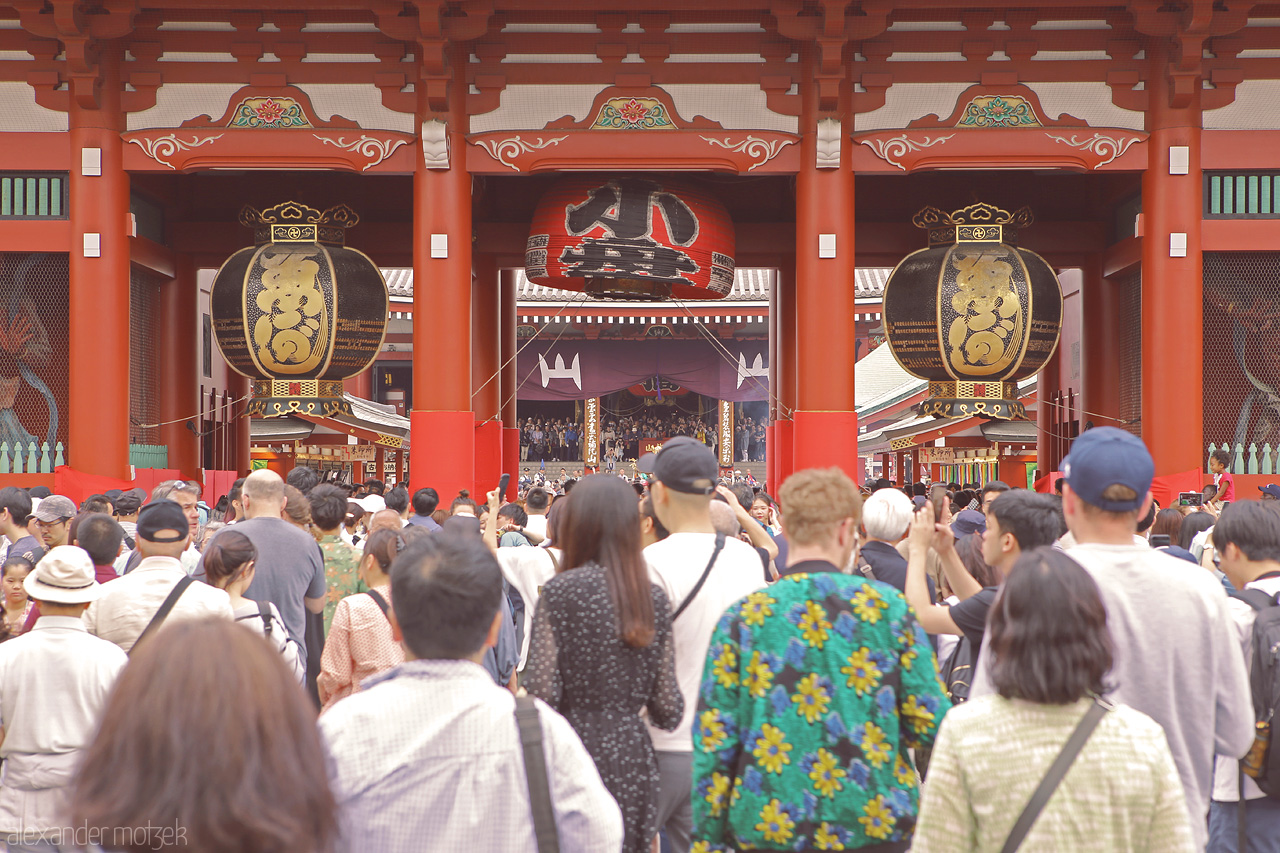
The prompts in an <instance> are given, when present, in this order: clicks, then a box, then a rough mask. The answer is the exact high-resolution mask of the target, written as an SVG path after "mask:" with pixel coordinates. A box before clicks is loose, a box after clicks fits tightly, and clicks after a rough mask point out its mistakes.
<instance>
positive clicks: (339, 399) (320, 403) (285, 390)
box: [245, 379, 351, 418]
mask: <svg viewBox="0 0 1280 853" xmlns="http://www.w3.org/2000/svg"><path fill="white" fill-rule="evenodd" d="M245 411H246V413H248V414H250V415H254V416H256V417H260V418H274V417H279V416H281V415H311V416H312V417H317V418H332V417H335V416H337V415H350V414H351V404H350V403H348V402H347V400H346V398H345V397H344V396H343V391H342V381H341V380H337V381H334V380H327V379H300V380H290V379H255V380H254V381H253V398H252V399H251V400H249V405H248V406H247V407H246V408H245Z"/></svg>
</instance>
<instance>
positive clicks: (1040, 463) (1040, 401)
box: [1036, 347, 1062, 475]
mask: <svg viewBox="0 0 1280 853" xmlns="http://www.w3.org/2000/svg"><path fill="white" fill-rule="evenodd" d="M1061 358H1062V348H1061V347H1059V348H1058V351H1057V352H1055V353H1054V354H1053V358H1051V359H1049V361H1048V362H1047V363H1046V364H1045V366H1044V369H1043V370H1041V371H1040V377H1039V379H1038V380H1037V385H1036V427H1037V429H1036V465H1037V467H1038V468H1039V470H1040V472H1041V475H1043V474H1048V473H1049V472H1051V471H1056V470H1058V465H1059V464H1060V463H1061V462H1062V459H1061V458H1059V456H1058V454H1057V449H1058V439H1057V436H1059V435H1060V434H1061V430H1060V429H1059V427H1058V422H1059V421H1060V420H1061V418H1060V417H1059V415H1058V405H1059V400H1058V397H1059V396H1060V393H1061V390H1062V367H1061V364H1060V362H1061Z"/></svg>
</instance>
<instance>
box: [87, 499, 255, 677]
mask: <svg viewBox="0 0 1280 853" xmlns="http://www.w3.org/2000/svg"><path fill="white" fill-rule="evenodd" d="M190 540H191V531H190V527H189V526H188V523H187V515H186V513H185V512H184V511H183V509H182V507H181V506H179V505H178V504H176V503H174V502H173V501H171V500H167V499H166V500H158V501H152V502H151V503H149V504H147V505H146V506H144V507H143V508H142V511H141V512H140V513H138V552H139V553H140V554H141V556H142V560H141V562H139V563H138V565H137V566H136V567H135V568H134V569H133V571H131V572H129V573H128V574H127V575H124V576H123V577H121V578H120V579H119V580H117V581H112V582H111V584H110V586H108V587H105V588H104V589H103V593H102V595H101V596H100V597H99V598H98V599H97V600H96V601H94V602H93V604H91V605H90V606H89V609H88V611H86V612H85V615H84V624H85V627H86V628H88V629H89V633H91V634H94V635H96V636H98V637H101V638H102V639H104V640H110V641H111V642H113V643H115V644H116V645H117V646H119V647H120V648H122V649H124V650H125V651H126V652H128V651H129V650H130V649H132V648H133V644H134V643H136V642H137V641H138V638H139V637H140V636H142V632H143V631H145V630H146V628H147V625H149V624H150V623H151V620H152V618H153V617H154V616H155V615H156V612H157V611H159V610H160V606H161V605H162V604H163V603H164V601H165V599H167V598H168V597H169V594H170V593H171V592H172V591H173V590H174V587H175V586H177V584H178V582H179V581H181V580H183V579H184V578H187V577H188V575H187V572H186V570H185V569H184V568H183V567H182V563H181V562H179V559H178V558H179V556H180V555H181V554H182V553H183V552H184V551H186V550H187V545H188V544H189V542H190ZM206 617H213V618H218V619H233V618H235V616H234V614H233V613H232V610H231V599H229V598H228V597H227V594H226V593H225V592H223V591H222V590H220V589H215V588H214V587H211V586H209V585H208V584H204V583H200V582H190V583H189V584H188V585H187V587H186V588H185V589H184V590H183V591H182V593H181V595H180V596H179V597H178V599H177V601H176V603H175V604H174V605H173V609H172V610H171V611H170V612H169V615H168V617H167V618H168V619H175V620H180V619H201V618H206ZM157 627H159V626H157Z"/></svg>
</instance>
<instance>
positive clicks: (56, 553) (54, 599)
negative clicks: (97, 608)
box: [22, 545, 102, 604]
mask: <svg viewBox="0 0 1280 853" xmlns="http://www.w3.org/2000/svg"><path fill="white" fill-rule="evenodd" d="M22 586H23V588H24V589H25V590H26V591H27V595H29V596H31V597H32V598H34V599H35V600H36V601H47V602H49V603H50V604H87V603H89V602H90V601H95V600H97V598H98V594H99V592H100V591H101V589H102V585H101V584H99V583H98V582H97V581H96V580H94V571H93V560H92V559H90V558H89V554H88V553H87V552H86V551H85V550H84V549H83V548H77V547H76V546H74V545H59V546H57V547H56V548H51V549H50V550H49V553H47V554H45V555H44V556H43V557H42V558H41V559H40V562H39V563H37V564H36V567H35V568H34V569H33V570H32V571H31V574H29V575H27V579H26V580H24V581H23V582H22Z"/></svg>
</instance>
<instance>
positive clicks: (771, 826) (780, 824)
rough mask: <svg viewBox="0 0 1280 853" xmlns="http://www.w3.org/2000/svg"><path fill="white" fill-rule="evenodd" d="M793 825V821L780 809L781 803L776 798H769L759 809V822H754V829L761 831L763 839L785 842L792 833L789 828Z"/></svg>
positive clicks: (793, 826)
mask: <svg viewBox="0 0 1280 853" xmlns="http://www.w3.org/2000/svg"><path fill="white" fill-rule="evenodd" d="M795 826H796V823H795V821H793V820H792V819H791V815H789V814H787V813H786V812H785V811H783V810H782V806H781V804H780V803H779V802H778V801H777V800H770V801H769V802H767V803H765V806H764V808H762V809H761V810H760V822H759V823H757V824H756V831H757V832H760V833H763V835H764V840H765V841H771V842H773V843H774V844H785V843H786V842H787V841H789V840H790V839H791V836H792V835H793V834H794V833H792V831H791V830H793V829H795Z"/></svg>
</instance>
